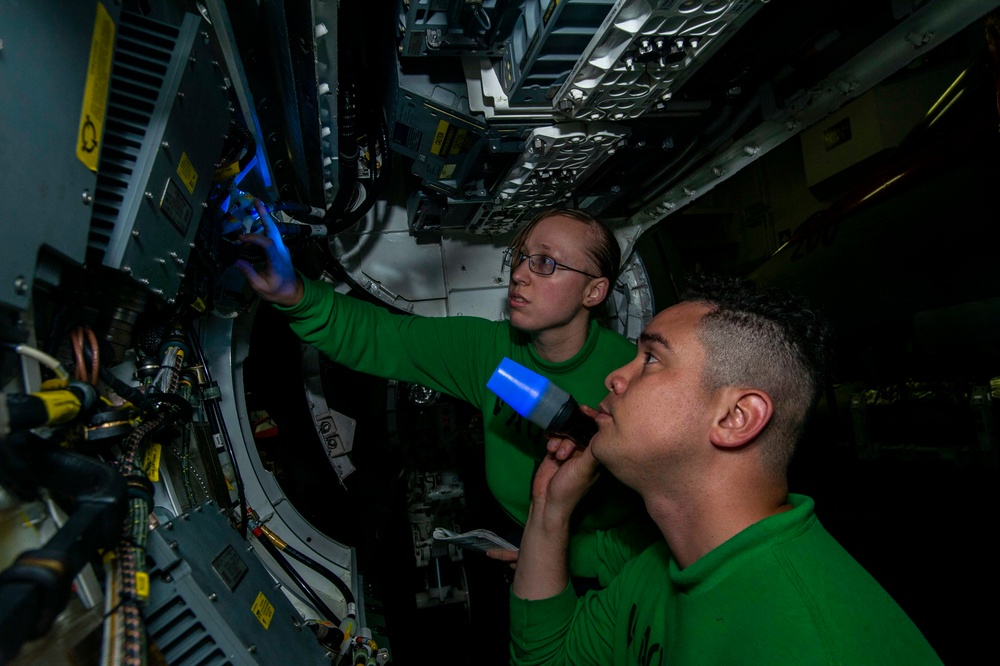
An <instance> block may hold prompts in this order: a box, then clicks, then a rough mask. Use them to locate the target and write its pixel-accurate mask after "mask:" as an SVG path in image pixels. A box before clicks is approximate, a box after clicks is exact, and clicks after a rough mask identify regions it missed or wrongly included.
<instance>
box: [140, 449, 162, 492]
mask: <svg viewBox="0 0 1000 666" xmlns="http://www.w3.org/2000/svg"><path fill="white" fill-rule="evenodd" d="M162 451H163V447H161V446H160V445H159V444H150V445H149V448H148V449H146V457H145V459H143V461H142V471H144V472H145V473H146V476H147V477H149V480H150V481H152V482H153V483H156V482H157V481H159V480H160V454H161V453H162Z"/></svg>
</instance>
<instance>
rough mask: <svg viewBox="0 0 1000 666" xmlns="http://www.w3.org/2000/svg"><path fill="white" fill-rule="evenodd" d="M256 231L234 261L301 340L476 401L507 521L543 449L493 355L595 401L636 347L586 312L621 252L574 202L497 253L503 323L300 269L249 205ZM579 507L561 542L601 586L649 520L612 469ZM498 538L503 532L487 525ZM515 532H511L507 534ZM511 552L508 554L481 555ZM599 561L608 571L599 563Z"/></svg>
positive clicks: (516, 516) (518, 510) (353, 363)
mask: <svg viewBox="0 0 1000 666" xmlns="http://www.w3.org/2000/svg"><path fill="white" fill-rule="evenodd" d="M255 205H256V206H257V209H258V212H259V213H260V216H261V219H262V220H264V221H265V230H266V233H265V234H263V235H262V234H247V235H244V236H241V240H243V241H244V242H247V243H252V244H254V245H257V246H259V247H260V248H262V249H263V250H264V251H265V254H266V257H267V263H266V265H265V266H264V267H263V268H261V269H259V270H255V269H254V268H253V267H252V266H251V265H250V264H248V263H247V262H245V261H242V260H241V261H239V262H237V266H238V268H239V269H240V270H241V271H242V272H243V274H244V275H245V276H246V278H247V280H248V281H249V283H250V285H251V286H252V287H253V288H254V290H256V291H257V293H258V294H260V296H261V297H262V298H263V299H264V300H266V301H269V302H271V303H273V304H274V305H275V307H276V308H277V309H278V310H279V311H281V312H283V313H284V315H285V316H286V317H287V318H288V320H289V322H290V325H291V328H292V330H293V331H295V333H296V334H297V335H298V336H299V337H300V338H301V339H302V340H303V341H304V342H306V343H307V344H310V345H312V346H314V347H316V348H317V349H319V350H320V351H321V352H323V353H324V354H326V355H327V356H328V357H329V358H330V359H332V360H333V361H335V362H337V363H340V364H342V365H345V366H347V367H350V368H353V369H354V370H357V371H359V372H364V373H367V374H371V375H375V376H378V377H384V378H392V379H397V380H400V381H408V382H414V383H418V384H421V385H423V386H426V387H429V388H431V389H434V390H437V391H442V392H444V393H447V394H449V395H452V396H455V397H458V398H461V399H463V400H466V401H468V402H470V403H472V404H473V405H475V406H476V407H477V408H478V409H479V410H481V412H482V415H483V426H484V435H485V458H486V478H487V482H488V484H489V488H490V491H491V492H492V494H493V495H494V497H496V499H497V501H498V502H499V503H500V505H501V506H502V507H503V509H504V510H505V512H506V513H507V515H509V516H510V518H511V519H513V521H515V523H516V525H517V526H519V527H523V525H524V523H525V521H526V520H527V516H528V507H529V505H530V503H531V480H532V476H533V475H534V470H535V467H536V465H537V464H538V462H539V461H540V460H541V459H542V458H543V457H544V455H545V452H546V438H545V436H544V434H543V433H542V432H540V431H539V429H538V428H537V427H535V426H534V425H532V424H530V423H529V422H528V421H526V420H524V419H522V418H521V417H520V416H519V415H517V414H516V413H515V412H514V411H513V410H512V409H511V408H510V407H509V406H508V405H506V404H503V403H502V402H501V401H500V400H499V399H498V398H497V397H496V396H495V395H494V394H493V393H492V392H491V391H489V390H488V389H487V388H486V383H487V381H488V380H489V378H490V376H491V375H492V373H493V372H494V371H495V370H496V368H497V366H498V365H499V363H500V361H501V360H503V358H504V357H507V358H510V359H512V360H514V361H516V362H517V363H520V364H521V365H524V366H526V367H528V368H530V369H532V370H534V371H535V372H538V373H540V374H542V375H544V376H546V377H547V378H549V379H550V380H551V381H552V382H553V383H555V384H556V385H557V386H559V387H561V388H562V389H564V390H566V391H568V392H569V393H571V394H572V395H573V397H574V398H576V400H577V401H578V402H579V403H581V404H585V405H590V406H593V405H597V404H598V403H599V402H600V401H601V400H602V399H603V398H604V397H605V396H606V395H607V389H606V388H605V385H604V379H605V377H607V375H608V373H610V372H611V371H612V370H614V369H615V368H618V367H620V366H622V365H624V364H625V363H627V362H628V361H630V360H631V359H632V358H634V357H635V353H636V352H635V345H634V344H633V343H632V342H630V341H629V340H628V339H626V338H625V337H623V336H621V335H619V334H618V333H615V332H613V331H611V330H610V329H607V328H605V327H603V326H600V325H599V324H598V322H597V321H596V319H595V317H594V314H595V313H596V312H598V311H599V309H600V308H601V307H602V306H603V304H604V302H605V301H606V299H607V298H608V295H609V293H610V291H611V288H612V285H613V284H614V282H615V280H616V278H617V275H618V269H619V262H620V260H621V250H620V249H619V246H618V242H617V240H616V239H615V237H614V235H613V234H612V232H611V231H610V229H608V228H607V227H606V226H605V225H603V224H601V223H600V222H598V221H597V220H595V219H594V218H593V217H591V216H590V215H587V214H586V213H584V212H582V211H577V210H566V209H561V210H554V211H549V212H546V213H543V214H541V215H539V216H537V217H536V218H535V219H533V220H532V221H531V222H529V223H528V224H527V225H526V226H525V227H524V228H523V229H521V230H520V232H519V233H518V234H517V235H516V236H515V237H514V239H513V240H512V242H511V243H510V246H509V247H508V249H507V250H506V252H505V254H504V264H505V265H507V266H509V267H510V283H509V287H508V303H509V305H510V318H509V320H508V321H490V320H487V319H482V318H476V317H421V316H415V315H407V314H397V313H392V312H389V311H387V310H385V309H384V308H380V307H378V306H375V305H372V304H370V303H366V302H364V301H361V300H359V299H356V298H351V297H349V296H345V295H343V294H340V293H338V292H336V291H335V290H334V288H333V285H331V284H328V283H326V282H322V281H316V280H310V279H306V278H303V276H301V275H300V274H298V273H297V272H296V271H295V270H294V269H293V267H292V263H291V259H290V257H289V254H288V250H287V248H286V247H285V245H284V243H283V242H282V240H281V236H280V234H279V233H278V231H277V229H276V227H275V225H274V224H273V223H272V222H271V220H270V216H269V215H268V214H267V211H266V210H265V209H264V207H263V205H262V204H261V203H260V202H256V203H255ZM598 484H599V485H600V486H603V488H595V489H594V492H591V493H589V494H588V496H587V500H585V503H583V504H581V505H580V507H579V508H578V510H577V513H576V514H575V515H576V516H579V519H578V523H577V526H576V529H575V532H574V534H573V536H572V541H571V544H570V561H569V567H570V573H571V575H572V576H574V578H575V579H576V580H577V581H586V580H590V579H593V580H595V581H596V584H597V585H603V583H604V581H606V580H607V579H609V577H610V576H609V573H614V569H615V568H616V567H617V565H618V564H619V562H620V561H621V559H622V558H625V557H627V556H628V555H629V554H630V552H631V550H632V549H633V548H638V547H641V546H643V545H645V543H646V541H647V540H651V539H652V538H653V537H654V536H655V532H654V531H646V530H645V529H641V530H639V529H632V527H633V525H641V526H643V528H645V527H647V526H648V523H646V522H645V512H644V510H643V509H642V505H641V502H640V501H639V497H638V495H637V494H635V493H634V492H633V491H631V490H629V489H628V488H626V487H625V486H624V485H622V484H620V483H619V482H618V481H617V480H615V479H614V478H613V477H612V476H611V475H606V476H605V477H604V478H601V479H599V480H598ZM498 531H499V532H500V533H501V535H502V536H511V535H510V534H509V533H504V532H503V531H502V530H498ZM516 538H517V537H514V540H515V542H516ZM492 555H494V556H495V557H496V558H497V559H504V560H507V561H512V562H513V561H516V552H510V553H492ZM609 567H610V570H609Z"/></svg>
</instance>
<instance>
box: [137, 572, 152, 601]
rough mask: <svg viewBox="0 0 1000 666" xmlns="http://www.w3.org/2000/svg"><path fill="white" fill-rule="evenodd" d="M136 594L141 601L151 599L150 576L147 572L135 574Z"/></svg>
mask: <svg viewBox="0 0 1000 666" xmlns="http://www.w3.org/2000/svg"><path fill="white" fill-rule="evenodd" d="M135 593H136V594H138V595H139V598H140V599H149V574H148V573H146V572H145V571H136V572H135Z"/></svg>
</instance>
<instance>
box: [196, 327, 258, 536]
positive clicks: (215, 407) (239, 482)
mask: <svg viewBox="0 0 1000 666" xmlns="http://www.w3.org/2000/svg"><path fill="white" fill-rule="evenodd" d="M187 337H188V340H189V341H190V342H191V346H192V348H193V349H194V352H195V355H196V356H197V357H198V364H199V365H201V367H202V368H203V369H204V370H205V381H206V382H207V384H208V386H211V387H213V388H214V387H216V386H217V384H216V383H215V382H214V381H213V380H212V374H211V372H210V371H209V369H208V363H207V362H206V360H205V353H204V351H203V350H202V348H201V342H200V341H199V340H198V335H197V331H195V330H194V328H193V327H192V326H191V325H190V322H189V324H188V331H187ZM205 402H206V403H207V404H208V411H207V414H208V420H209V423H210V424H211V426H212V430H214V431H215V432H218V433H219V434H220V435H222V440H223V442H224V443H225V445H226V451H227V452H228V453H229V459H230V460H231V461H232V463H233V474H234V475H235V477H236V494H237V495H238V496H239V502H240V537H241V538H243V539H244V540H245V539H246V538H247V524H248V523H249V516H248V515H247V500H246V491H245V490H244V489H243V476H242V475H241V474H240V467H239V465H238V464H237V463H236V451H235V449H233V441H232V439H230V437H229V430H228V429H227V428H226V421H225V419H224V418H223V416H222V409H220V408H219V403H218V401H217V400H216V399H214V398H212V399H208V400H205Z"/></svg>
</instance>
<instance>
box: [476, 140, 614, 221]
mask: <svg viewBox="0 0 1000 666" xmlns="http://www.w3.org/2000/svg"><path fill="white" fill-rule="evenodd" d="M631 131H632V130H631V129H630V128H628V127H624V126H621V125H614V124H611V123H582V122H575V123H562V124H560V125H552V126H551V127H542V128H539V129H536V130H534V131H533V132H532V133H531V135H530V136H529V137H528V142H527V146H526V147H525V151H524V153H523V154H522V155H521V156H520V157H519V158H518V160H517V161H516V162H515V163H514V166H513V167H512V168H511V170H510V171H509V172H508V173H507V176H506V177H505V178H504V180H503V181H502V182H501V183H500V185H499V186H498V187H497V194H496V197H495V198H494V201H493V206H492V207H491V208H490V209H487V208H486V207H485V206H484V207H483V210H482V214H481V215H480V216H478V217H477V218H475V219H474V220H473V221H472V223H470V225H469V231H470V232H472V233H477V234H484V235H487V236H492V235H498V234H503V233H506V232H509V231H511V230H512V229H513V228H514V227H516V226H517V225H518V224H519V223H520V222H521V221H523V220H525V219H526V218H529V217H531V216H532V215H533V214H534V213H535V212H537V211H538V210H542V209H545V208H552V207H558V206H559V205H561V204H562V205H565V204H566V203H567V202H568V201H569V200H570V198H571V197H572V195H573V192H574V191H575V190H576V188H577V187H578V186H579V185H580V184H581V183H582V182H584V180H585V179H586V177H587V176H588V174H591V173H593V171H594V170H595V169H597V168H598V167H599V166H600V165H601V164H603V163H604V161H605V160H607V159H608V158H609V157H611V156H612V155H614V154H615V151H616V150H617V149H618V146H619V145H620V144H621V143H622V141H623V140H624V139H625V138H626V137H627V136H628V135H629V134H630V133H631Z"/></svg>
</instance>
